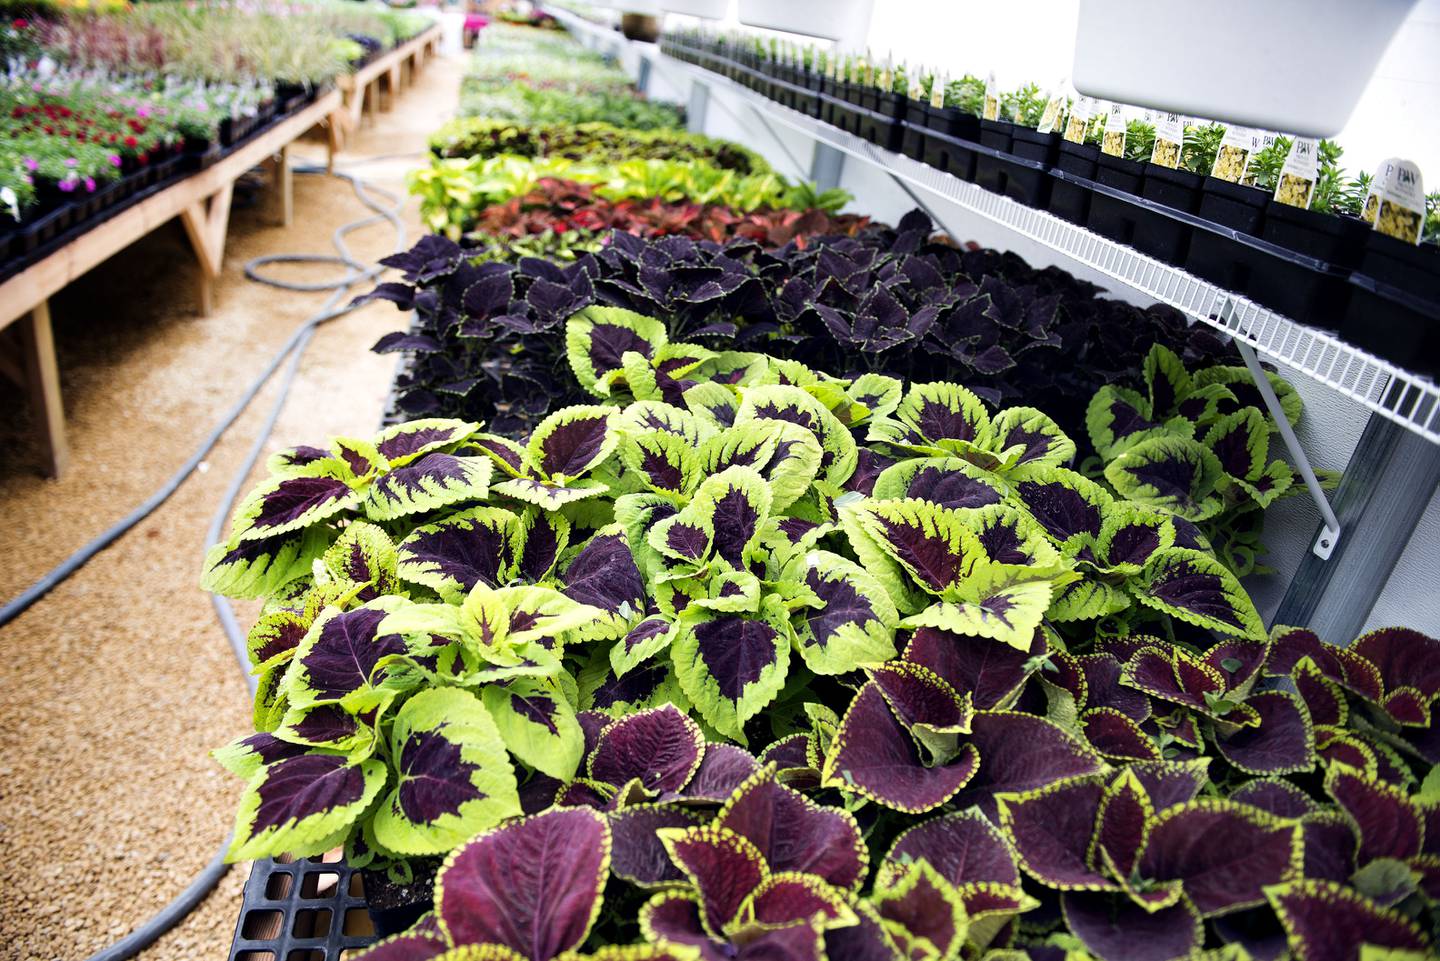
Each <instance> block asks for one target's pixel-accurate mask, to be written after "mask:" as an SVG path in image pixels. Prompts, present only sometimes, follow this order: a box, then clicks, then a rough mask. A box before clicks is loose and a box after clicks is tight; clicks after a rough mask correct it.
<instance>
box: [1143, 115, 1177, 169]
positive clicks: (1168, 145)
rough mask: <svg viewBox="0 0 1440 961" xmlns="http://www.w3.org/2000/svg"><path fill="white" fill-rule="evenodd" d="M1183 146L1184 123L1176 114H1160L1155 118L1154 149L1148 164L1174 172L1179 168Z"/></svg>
mask: <svg viewBox="0 0 1440 961" xmlns="http://www.w3.org/2000/svg"><path fill="white" fill-rule="evenodd" d="M1184 144H1185V121H1184V119H1183V118H1182V117H1181V116H1180V115H1179V114H1178V113H1161V114H1157V115H1156V117H1155V147H1154V149H1152V150H1151V151H1150V162H1151V163H1152V164H1155V165H1157V166H1160V167H1169V168H1170V169H1171V170H1175V169H1176V168H1178V167H1179V166H1180V151H1181V148H1182V147H1183V146H1184Z"/></svg>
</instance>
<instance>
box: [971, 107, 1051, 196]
mask: <svg viewBox="0 0 1440 961" xmlns="http://www.w3.org/2000/svg"><path fill="white" fill-rule="evenodd" d="M979 124H980V145H981V146H982V147H986V148H988V150H984V151H977V152H976V155H975V182H976V183H977V184H979V185H980V186H982V187H984V188H985V189H986V190H991V191H994V192H995V193H998V194H1004V195H1005V196H1007V197H1012V198H1014V199H1015V200H1018V201H1020V202H1021V203H1023V204H1026V205H1028V206H1031V207H1042V208H1043V207H1044V206H1045V204H1046V202H1047V201H1048V199H1049V190H1050V175H1049V167H1050V166H1051V165H1052V164H1053V163H1054V161H1055V152H1056V149H1057V148H1056V143H1057V142H1058V138H1056V137H1055V136H1054V135H1053V134H1042V133H1039V132H1037V131H1035V130H1033V129H1031V128H1029V127H1022V126H1020V125H1019V124H1013V123H1009V122H1008V121H1004V120H981V121H980V122H979Z"/></svg>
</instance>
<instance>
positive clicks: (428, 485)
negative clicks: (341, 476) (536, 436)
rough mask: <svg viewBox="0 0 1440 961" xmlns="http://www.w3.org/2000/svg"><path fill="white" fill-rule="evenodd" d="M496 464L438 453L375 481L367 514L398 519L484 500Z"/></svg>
mask: <svg viewBox="0 0 1440 961" xmlns="http://www.w3.org/2000/svg"><path fill="white" fill-rule="evenodd" d="M494 469H495V468H494V465H493V463H492V462H491V460H490V458H488V457H462V456H459V455H456V454H446V453H444V452H442V451H435V452H432V453H429V454H424V455H422V456H421V457H420V458H419V459H418V460H415V461H414V462H412V463H409V464H406V465H405V466H403V467H395V468H392V469H390V470H387V471H385V472H384V473H382V474H380V476H379V477H377V478H375V480H374V481H372V482H371V483H370V485H369V487H368V489H367V490H366V492H365V505H364V506H365V514H366V516H367V517H369V518H370V519H372V520H394V519H395V518H397V517H405V516H407V515H410V514H421V513H426V512H429V511H433V510H438V509H439V508H442V507H448V506H450V505H452V504H463V503H465V502H467V501H479V500H484V499H485V497H486V495H488V494H489V492H490V476H491V474H492V473H493V472H494Z"/></svg>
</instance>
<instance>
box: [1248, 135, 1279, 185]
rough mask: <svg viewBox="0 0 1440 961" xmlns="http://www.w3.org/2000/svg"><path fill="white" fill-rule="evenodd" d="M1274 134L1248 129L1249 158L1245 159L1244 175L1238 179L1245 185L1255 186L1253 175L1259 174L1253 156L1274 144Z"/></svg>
mask: <svg viewBox="0 0 1440 961" xmlns="http://www.w3.org/2000/svg"><path fill="white" fill-rule="evenodd" d="M1275 136H1276V135H1275V134H1273V133H1265V132H1264V131H1261V130H1251V131H1250V159H1248V160H1247V161H1245V176H1244V177H1243V178H1242V179H1241V180H1240V182H1241V183H1242V184H1244V185H1245V186H1247V187H1253V186H1255V177H1256V176H1257V175H1258V174H1259V171H1258V170H1256V169H1255V158H1256V157H1258V156H1260V154H1262V153H1264V152H1265V151H1266V150H1268V149H1270V148H1271V147H1273V146H1275Z"/></svg>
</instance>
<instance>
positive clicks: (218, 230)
mask: <svg viewBox="0 0 1440 961" xmlns="http://www.w3.org/2000/svg"><path fill="white" fill-rule="evenodd" d="M234 193H235V182H234V181H229V182H227V183H226V184H225V185H224V186H222V187H221V188H220V189H219V190H218V191H216V193H215V194H214V195H213V196H211V197H209V198H208V199H205V200H197V201H196V202H195V203H193V204H191V205H190V206H188V207H186V208H185V209H184V210H182V211H180V222H181V223H182V224H183V225H184V226H185V234H186V236H187V237H189V238H190V246H191V248H193V249H194V251H195V259H196V260H197V261H198V262H199V265H200V272H199V276H200V315H201V316H202V317H208V316H210V312H211V311H212V310H213V309H214V307H215V290H214V285H215V280H216V279H217V278H218V277H219V276H220V271H221V270H222V269H223V268H224V265H225V235H226V233H227V232H228V230H229V228H230V200H231V198H232V197H233V196H234Z"/></svg>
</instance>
